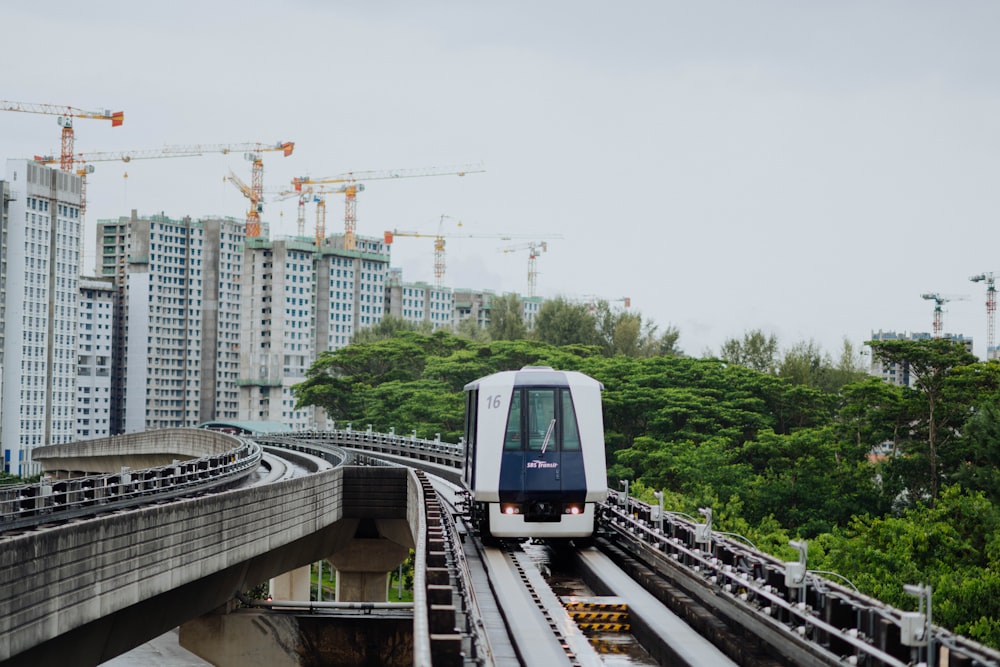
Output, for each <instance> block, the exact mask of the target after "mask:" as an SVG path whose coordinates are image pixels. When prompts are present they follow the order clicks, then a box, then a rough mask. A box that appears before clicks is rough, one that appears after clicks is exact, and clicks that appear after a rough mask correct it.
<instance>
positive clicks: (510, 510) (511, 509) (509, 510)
mask: <svg viewBox="0 0 1000 667" xmlns="http://www.w3.org/2000/svg"><path fill="white" fill-rule="evenodd" d="M500 511H501V512H503V513H504V514H520V513H521V508H520V507H518V506H517V505H501V506H500Z"/></svg>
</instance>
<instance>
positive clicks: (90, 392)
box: [76, 276, 117, 440]
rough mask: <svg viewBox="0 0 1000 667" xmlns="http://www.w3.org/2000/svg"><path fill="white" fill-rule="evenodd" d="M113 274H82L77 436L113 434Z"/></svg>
mask: <svg viewBox="0 0 1000 667" xmlns="http://www.w3.org/2000/svg"><path fill="white" fill-rule="evenodd" d="M116 301H117V295H116V290H115V284H114V278H113V277H110V276H109V277H107V278H83V277H81V278H80V298H79V302H78V303H77V313H78V315H77V364H76V439H77V440H89V439H91V438H103V437H107V436H109V435H111V412H112V410H111V348H112V342H113V340H114V326H115V316H114V315H115V303H116Z"/></svg>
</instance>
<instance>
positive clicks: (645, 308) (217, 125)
mask: <svg viewBox="0 0 1000 667" xmlns="http://www.w3.org/2000/svg"><path fill="white" fill-rule="evenodd" d="M4 25H5V27H6V30H5V31H4V37H3V40H2V44H0V72H2V73H3V74H2V75H0V81H2V82H3V85H2V89H0V90H2V92H0V98H2V99H4V100H9V101H17V102H40V103H48V104H59V105H68V106H74V107H78V108H82V109H88V110H90V109H110V110H113V111H119V110H121V111H124V112H125V123H124V125H122V126H121V127H118V128H112V127H111V126H110V123H107V122H104V121H99V120H86V119H79V120H77V121H76V124H75V128H76V150H77V151H78V152H88V151H114V150H140V149H153V148H159V147H162V146H164V145H172V144H220V143H242V142H256V141H260V142H264V143H274V142H278V141H294V142H295V152H294V154H293V155H292V156H290V157H287V158H285V157H281V155H280V154H279V153H268V154H266V157H265V160H264V164H265V167H264V185H265V188H268V189H271V188H280V187H282V186H285V185H287V184H288V183H289V182H290V180H291V179H292V178H293V177H295V176H307V175H308V176H313V177H321V176H329V175H336V174H340V173H343V172H346V171H352V170H356V171H359V170H390V169H415V168H425V167H447V166H450V165H461V164H470V163H479V162H482V163H483V165H484V167H485V169H486V173H481V174H470V175H467V176H465V177H462V178H459V177H455V176H438V177H427V178H408V179H399V180H393V181H371V182H369V183H367V184H366V188H367V189H366V190H365V192H363V193H361V194H359V195H358V200H357V201H358V204H357V218H358V232H359V233H360V234H362V235H369V236H381V235H382V232H383V231H384V230H386V229H393V228H397V229H409V230H416V231H421V232H426V233H431V234H433V233H436V232H437V230H438V224H439V221H440V219H441V216H442V215H447V216H450V217H449V218H447V219H445V225H444V229H445V231H446V232H448V233H454V234H480V235H484V236H487V235H494V234H496V235H499V234H510V235H518V236H526V235H527V236H529V237H530V235H538V236H539V240H541V238H542V236H541V235H543V234H551V235H561V237H562V238H561V239H558V240H557V239H552V240H550V242H549V244H548V251H547V252H545V253H544V254H542V255H541V256H540V257H539V259H538V270H539V277H538V292H539V294H540V295H542V296H545V297H553V296H556V295H564V296H567V297H570V298H584V297H585V296H587V295H596V296H597V297H600V298H605V299H608V300H614V299H617V298H621V297H630V298H631V304H632V308H633V309H634V310H637V311H639V312H640V313H642V315H643V316H644V317H646V318H649V319H652V320H653V321H655V322H656V323H657V324H659V325H660V326H661V328H665V327H666V326H675V327H677V328H678V329H679V330H680V333H681V337H680V343H679V344H680V346H681V348H683V349H684V350H685V351H686V352H688V353H689V354H694V355H701V354H703V353H705V352H706V351H711V352H717V351H718V349H719V347H720V345H721V344H722V343H723V342H724V341H725V340H726V339H727V338H732V337H742V335H743V333H744V332H745V331H747V330H751V329H758V328H759V329H762V330H764V331H765V332H768V333H774V334H776V335H777V336H778V338H779V341H780V343H781V344H782V346H783V347H788V346H790V345H792V344H793V343H796V342H798V341H803V340H810V339H811V340H814V341H815V342H816V343H817V344H819V345H820V346H821V347H822V348H823V349H825V350H826V351H828V352H830V353H831V354H833V355H834V356H836V355H837V354H838V353H839V349H840V346H841V341H842V340H843V338H845V337H846V338H847V339H848V340H850V341H852V342H853V343H854V344H856V345H860V344H861V343H862V342H863V341H865V340H867V339H868V338H869V337H870V335H871V333H872V331H873V330H876V331H877V330H879V329H883V330H895V331H930V330H931V322H932V314H933V309H934V304H933V303H932V302H930V301H925V300H923V299H921V296H920V295H921V294H922V293H924V292H938V293H941V294H944V295H947V296H951V297H955V300H953V301H951V302H949V303H947V304H946V305H945V314H944V321H945V330H946V331H948V332H955V333H962V334H964V335H966V336H972V337H974V338H975V339H976V352H977V354H979V355H980V356H984V355H985V337H986V312H985V305H984V302H985V287H984V286H983V284H982V283H972V282H970V281H969V280H968V278H969V276H971V275H973V274H977V273H981V272H985V271H995V272H997V275H998V277H1000V257H998V254H1000V253H998V244H997V240H998V236H1000V233H998V226H997V222H996V221H997V219H998V215H1000V188H998V187H997V183H998V181H1000V131H998V125H1000V59H998V56H1000V41H998V40H997V37H996V36H997V34H998V29H1000V3H996V2H992V1H985V0H983V1H969V2H958V1H956V2H921V1H913V0H909V1H902V0H901V1H885V2H879V1H875V0H864V1H857V2H851V1H844V0H838V1H836V2H833V1H830V2H803V1H794V2H793V1H788V2H780V1H758V2H751V1H749V0H732V1H719V2H711V3H709V2H687V1H685V2H675V1H668V0H660V1H652V0H650V1H641V2H619V3H608V2H591V1H580V0H576V1H574V2H568V1H561V0H560V1H550V2H522V1H520V0H505V1H504V2H494V3H481V2H476V3H473V2H457V1H456V2H427V1H425V2H357V1H352V2H332V1H322V0H313V1H308V0H285V1H284V2H281V3H278V2H274V1H268V2H263V1H252V0H251V1H246V0H244V1H242V2H230V1H228V0H226V1H224V2H197V3H196V2H189V1H187V0H181V1H178V2H171V3H165V2H164V3H155V4H154V3H146V2H131V1H127V2H124V1H123V2H110V1H103V0H90V1H88V2H68V1H66V0H54V1H49V2H45V3H27V2H24V3H16V4H14V5H12V6H8V7H5V9H4ZM59 136H60V135H59V127H58V126H57V124H56V118H55V117H54V116H46V115H39V114H22V113H9V112H4V113H0V157H7V158H18V157H30V156H32V155H35V154H38V153H56V154H57V153H58V151H59ZM96 167H97V171H96V172H95V173H94V174H92V175H91V177H90V178H89V180H88V211H87V222H88V230H87V234H86V236H87V242H88V247H89V250H88V252H89V253H91V254H92V253H93V250H92V247H93V229H94V225H95V224H96V221H97V220H100V219H106V218H117V217H118V216H121V215H127V214H128V212H129V211H130V210H131V209H133V208H134V209H137V210H138V211H139V213H140V214H141V215H149V214H153V213H165V214H166V215H168V216H170V217H172V218H181V217H183V216H185V215H191V216H192V217H199V216H206V215H225V216H232V217H236V218H243V217H244V215H245V211H246V200H245V199H244V198H243V197H242V195H241V194H240V193H239V191H238V190H237V189H236V188H235V187H234V186H233V184H232V183H228V182H226V181H225V180H224V177H225V176H226V175H227V174H228V173H229V170H230V169H233V170H234V171H235V172H236V173H237V174H238V175H239V176H241V177H242V178H243V179H244V180H246V181H248V182H249V179H250V165H249V163H247V162H246V161H245V160H244V159H243V158H242V156H241V155H228V156H227V155H218V154H213V155H205V156H202V157H194V158H186V159H163V160H145V161H142V162H139V161H134V162H132V163H131V164H129V165H122V164H116V163H99V164H97V165H96ZM126 172H127V174H128V178H127V179H126V178H124V174H125V173H126ZM342 202H343V199H342V198H340V197H339V196H335V197H333V198H331V199H330V201H329V203H328V217H327V229H328V230H336V229H339V228H341V227H342V221H343V203H342ZM308 216H309V218H308V219H309V221H310V225H311V224H312V221H313V220H314V213H313V211H312V209H310V210H309V213H308ZM263 219H264V221H265V222H268V223H270V225H271V233H272V236H279V235H288V234H294V233H295V231H296V225H295V219H296V205H295V201H294V200H293V199H289V200H287V201H283V202H274V203H267V204H266V205H265V210H264V214H263ZM456 220H461V221H462V227H461V228H458V227H457V225H456V222H455V221H456ZM522 240H523V239H522ZM518 242H519V241H507V242H504V241H501V240H497V239H491V238H476V239H472V238H464V239H463V238H452V239H449V240H448V241H447V249H448V253H447V273H446V275H445V284H447V285H451V286H455V287H476V288H482V289H493V290H495V291H497V292H506V291H518V292H521V293H526V291H527V259H528V256H527V252H526V251H518V252H511V253H502V252H500V251H499V248H502V247H504V246H505V245H509V244H512V243H518ZM392 258H393V260H392V264H393V266H397V267H401V268H402V269H403V271H404V279H405V280H407V281H421V280H422V281H427V282H433V243H432V241H431V240H430V239H416V238H403V239H399V240H397V241H396V243H395V244H394V245H393V249H392ZM92 263H93V260H92V259H89V260H88V264H87V265H88V266H92ZM963 296H964V297H965V300H964V301H963V300H959V297H963Z"/></svg>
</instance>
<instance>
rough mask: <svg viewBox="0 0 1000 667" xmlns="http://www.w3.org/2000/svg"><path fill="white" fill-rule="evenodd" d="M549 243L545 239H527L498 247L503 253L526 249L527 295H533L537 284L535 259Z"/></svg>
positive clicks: (546, 248)
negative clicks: (525, 241)
mask: <svg viewBox="0 0 1000 667" xmlns="http://www.w3.org/2000/svg"><path fill="white" fill-rule="evenodd" d="M548 247H549V244H548V243H546V242H545V241H528V242H527V243H518V244H517V245H512V246H507V247H506V248H500V251H501V252H503V253H508V252H517V251H518V250H527V251H528V296H535V287H536V286H537V285H538V269H537V264H536V261H537V259H538V256H539V255H540V254H542V253H543V252H545V251H546V250H548Z"/></svg>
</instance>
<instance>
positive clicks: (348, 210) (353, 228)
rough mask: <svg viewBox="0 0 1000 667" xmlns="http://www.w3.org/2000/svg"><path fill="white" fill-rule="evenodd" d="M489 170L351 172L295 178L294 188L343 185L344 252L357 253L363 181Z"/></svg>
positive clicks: (473, 167) (479, 167)
mask: <svg viewBox="0 0 1000 667" xmlns="http://www.w3.org/2000/svg"><path fill="white" fill-rule="evenodd" d="M484 171H486V170H485V169H483V167H482V165H481V164H479V165H461V166H456V167H422V168H415V169H387V170H382V171H376V170H373V171H348V172H345V173H343V174H339V175H337V176H330V177H327V178H309V177H308V176H303V177H300V178H293V179H292V185H293V186H294V187H295V190H296V191H300V190H301V189H302V187H303V186H305V185H332V184H335V183H344V184H345V185H344V194H345V195H346V197H345V199H344V249H345V250H354V248H355V246H356V243H357V241H356V239H357V226H358V221H357V199H356V195H357V193H358V192H359V191H360V190H363V189H364V188H362V187H359V186H360V185H361V182H362V181H376V180H386V179H393V178H417V177H423V176H465V175H466V174H475V173H480V172H484Z"/></svg>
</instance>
